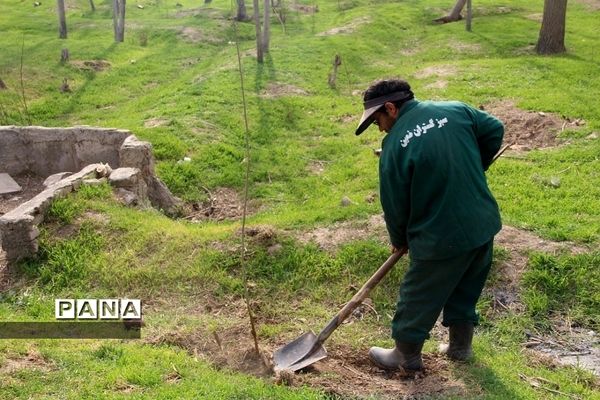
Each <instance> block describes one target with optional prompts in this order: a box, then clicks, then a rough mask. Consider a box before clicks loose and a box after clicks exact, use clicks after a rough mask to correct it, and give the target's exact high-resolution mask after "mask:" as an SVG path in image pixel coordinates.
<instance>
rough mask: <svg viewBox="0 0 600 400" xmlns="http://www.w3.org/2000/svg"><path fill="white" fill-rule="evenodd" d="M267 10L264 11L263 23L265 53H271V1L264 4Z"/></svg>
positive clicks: (268, 0) (267, 0)
mask: <svg viewBox="0 0 600 400" xmlns="http://www.w3.org/2000/svg"><path fill="white" fill-rule="evenodd" d="M264 7H265V9H264V10H263V11H264V13H265V15H264V21H263V40H262V46H263V53H265V54H266V53H268V52H269V43H270V41H271V0H265V4H264Z"/></svg>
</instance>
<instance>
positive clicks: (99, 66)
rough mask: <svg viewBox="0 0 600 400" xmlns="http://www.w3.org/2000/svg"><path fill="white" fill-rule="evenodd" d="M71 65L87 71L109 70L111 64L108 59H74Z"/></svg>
mask: <svg viewBox="0 0 600 400" xmlns="http://www.w3.org/2000/svg"><path fill="white" fill-rule="evenodd" d="M71 65H72V66H74V67H75V68H78V69H81V70H85V71H95V72H100V71H104V70H107V69H109V68H110V67H111V64H110V63H109V62H108V61H106V60H73V61H71Z"/></svg>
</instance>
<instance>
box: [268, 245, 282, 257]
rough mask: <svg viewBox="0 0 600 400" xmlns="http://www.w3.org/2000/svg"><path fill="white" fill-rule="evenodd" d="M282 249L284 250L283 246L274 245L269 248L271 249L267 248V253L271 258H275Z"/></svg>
mask: <svg viewBox="0 0 600 400" xmlns="http://www.w3.org/2000/svg"><path fill="white" fill-rule="evenodd" d="M282 249H283V246H282V245H280V244H279V243H276V244H274V245H272V246H269V247H268V248H267V253H268V254H269V255H270V256H274V255H276V254H277V253H279V252H280V251H281V250H282Z"/></svg>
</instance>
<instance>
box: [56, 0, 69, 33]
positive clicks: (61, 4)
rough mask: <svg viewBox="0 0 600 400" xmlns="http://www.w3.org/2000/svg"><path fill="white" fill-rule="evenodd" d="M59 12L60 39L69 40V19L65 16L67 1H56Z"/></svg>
mask: <svg viewBox="0 0 600 400" xmlns="http://www.w3.org/2000/svg"><path fill="white" fill-rule="evenodd" d="M56 4H57V10H58V37H59V38H60V39H66V38H67V17H66V16H65V0H56Z"/></svg>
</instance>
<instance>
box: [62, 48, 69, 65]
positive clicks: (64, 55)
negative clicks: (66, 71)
mask: <svg viewBox="0 0 600 400" xmlns="http://www.w3.org/2000/svg"><path fill="white" fill-rule="evenodd" d="M67 61H69V49H62V50H61V51H60V62H62V63H64V62H67Z"/></svg>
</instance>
